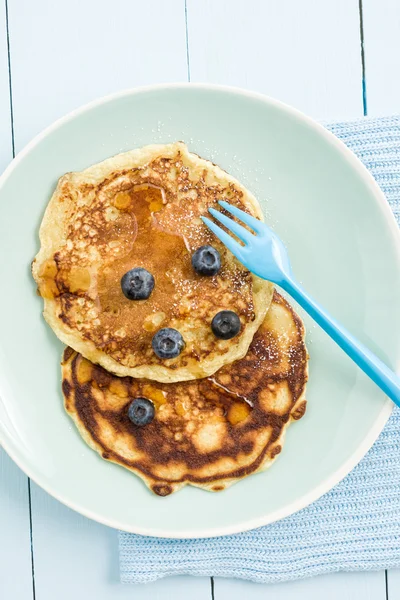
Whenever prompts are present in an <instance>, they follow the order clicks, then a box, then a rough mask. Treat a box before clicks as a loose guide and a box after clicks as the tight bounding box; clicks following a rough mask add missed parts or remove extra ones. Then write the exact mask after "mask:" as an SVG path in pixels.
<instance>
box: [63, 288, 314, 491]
mask: <svg viewBox="0 0 400 600" xmlns="http://www.w3.org/2000/svg"><path fill="white" fill-rule="evenodd" d="M307 359H308V357H307V351H306V347H305V344H304V327H303V325H302V322H301V320H300V318H299V317H298V316H297V315H296V314H295V312H294V311H293V309H292V308H291V307H290V305H289V304H288V302H287V301H286V300H284V299H283V298H282V297H281V296H280V295H279V294H278V293H277V292H275V293H274V299H273V302H272V304H271V308H270V310H269V312H268V314H267V316H266V318H265V320H264V321H263V323H262V325H261V327H260V329H259V330H258V331H257V333H256V334H255V336H254V339H253V341H252V343H251V345H250V348H249V351H248V353H247V355H246V356H245V357H244V358H242V359H241V360H238V361H236V362H235V363H233V364H232V365H229V366H225V367H223V368H222V369H221V370H220V371H218V372H217V373H216V374H214V375H213V376H212V377H208V378H205V379H201V380H196V381H191V382H182V383H171V384H162V383H154V382H150V381H148V380H140V379H134V378H131V377H124V378H118V377H115V376H112V375H110V374H109V373H108V372H106V371H105V370H104V369H102V368H101V367H99V366H96V365H93V364H92V363H90V362H89V361H87V360H85V359H84V358H83V357H82V356H81V355H79V354H77V353H76V352H74V351H73V350H72V349H70V348H67V349H66V350H65V353H64V359H63V363H62V377H63V393H64V398H65V407H66V410H67V412H68V413H69V414H70V416H71V417H72V419H73V420H74V422H75V424H76V426H77V428H78V430H79V432H80V433H81V435H82V437H83V439H84V440H85V441H86V442H87V443H88V444H89V446H91V447H92V448H93V449H94V450H96V451H97V452H98V453H99V454H100V455H101V456H102V457H103V458H105V459H107V460H110V461H112V462H115V463H117V464H119V465H121V466H123V467H126V468H127V469H130V470H131V471H133V472H134V473H135V474H136V475H138V476H139V477H141V478H142V479H143V481H144V482H145V483H146V485H147V486H148V487H149V488H150V489H151V490H152V491H153V492H155V493H156V494H158V495H160V496H166V495H168V494H171V493H172V492H175V491H177V490H179V489H180V488H182V487H183V486H185V485H187V484H190V485H194V486H197V487H201V488H204V489H206V490H210V491H220V490H223V489H225V488H227V487H228V486H229V485H231V484H232V483H234V482H235V481H238V480H239V479H242V478H243V477H245V476H247V475H250V474H251V473H256V472H258V471H263V470H264V469H266V468H267V467H269V466H270V465H271V464H272V462H273V461H274V460H275V458H276V456H277V455H278V454H279V453H280V452H281V450H282V445H283V441H284V434H285V430H286V428H287V426H288V425H289V423H290V422H291V421H293V420H298V419H300V418H301V417H302V416H303V414H304V412H305V408H306V401H305V398H304V394H305V385H306V381H307ZM137 397H146V398H148V399H150V400H152V401H153V403H154V405H155V408H156V411H155V417H154V419H153V421H152V422H151V423H149V424H147V425H145V426H142V427H138V426H136V425H134V424H133V423H132V422H131V421H130V420H129V418H128V407H129V405H130V403H131V401H132V399H134V398H137Z"/></svg>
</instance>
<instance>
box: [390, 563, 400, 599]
mask: <svg viewBox="0 0 400 600" xmlns="http://www.w3.org/2000/svg"><path fill="white" fill-rule="evenodd" d="M387 578H388V580H387V583H388V600H400V569H391V570H390V571H388V574H387Z"/></svg>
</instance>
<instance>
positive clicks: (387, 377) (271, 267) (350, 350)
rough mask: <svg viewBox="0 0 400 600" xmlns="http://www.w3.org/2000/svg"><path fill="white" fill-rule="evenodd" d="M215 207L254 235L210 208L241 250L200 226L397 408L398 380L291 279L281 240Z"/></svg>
mask: <svg viewBox="0 0 400 600" xmlns="http://www.w3.org/2000/svg"><path fill="white" fill-rule="evenodd" d="M219 204H220V205H221V206H222V208H224V209H225V210H227V211H228V212H229V213H231V214H232V215H233V216H234V217H237V218H238V219H239V220H240V221H242V222H243V223H245V225H247V226H248V227H250V229H252V230H253V231H254V234H253V233H251V232H250V231H248V230H247V229H245V228H244V227H242V226H241V225H239V223H237V222H236V221H234V220H233V219H231V218H229V217H227V216H226V215H224V214H223V213H221V212H220V211H218V210H215V209H213V208H210V209H209V212H210V213H211V214H212V216H213V217H214V218H215V219H217V221H219V222H220V223H222V225H224V227H226V229H228V230H229V231H230V232H231V233H233V234H234V235H235V236H236V237H238V238H239V240H241V241H242V242H243V244H244V245H243V246H242V245H241V244H240V243H239V242H237V241H236V240H234V239H233V238H232V237H231V236H230V235H229V234H228V233H226V231H224V229H222V228H221V227H219V226H218V225H216V224H215V223H214V222H213V221H211V220H210V219H208V218H207V217H202V219H203V221H204V223H205V224H206V225H207V226H208V227H209V228H210V229H211V231H212V232H213V233H214V234H215V235H216V236H217V238H219V239H220V240H221V242H222V243H223V244H225V246H226V247H227V248H228V249H229V250H230V251H231V252H232V254H234V255H235V256H236V258H237V259H238V260H239V261H240V262H241V263H242V264H243V265H244V266H245V267H247V269H249V271H251V272H252V273H254V274H255V275H258V277H261V278H262V279H268V280H269V281H272V282H273V283H276V284H277V285H279V286H280V287H281V288H283V289H284V290H285V291H286V292H287V293H288V294H290V295H291V296H292V297H293V298H294V299H295V300H296V302H298V303H299V304H300V306H302V307H303V308H304V310H305V311H306V312H308V314H309V315H310V316H311V317H312V318H313V319H314V320H315V321H316V322H317V323H318V325H320V326H321V327H322V329H324V330H325V331H326V333H327V334H328V335H330V336H331V338H332V339H333V340H334V341H335V342H336V343H337V344H338V345H339V346H340V347H341V348H342V350H344V351H345V352H346V354H347V355H348V356H349V357H350V358H351V359H352V360H354V362H355V363H356V364H357V365H358V366H359V367H360V369H362V370H363V371H364V373H366V374H367V375H368V376H369V377H370V378H371V379H372V381H374V382H375V383H376V384H377V385H378V386H379V387H380V388H381V389H382V390H383V391H384V392H385V394H387V396H389V398H391V400H393V402H394V403H395V404H397V406H400V378H399V377H398V376H397V375H396V374H395V373H394V372H393V371H391V370H390V369H389V368H388V367H387V366H386V365H385V364H384V363H383V362H382V361H381V360H380V359H379V358H378V357H377V356H375V355H374V354H373V353H372V352H371V351H370V350H368V348H367V347H366V346H364V345H363V344H362V343H361V342H359V341H358V340H357V339H356V338H355V337H353V336H352V335H351V333H349V332H348V331H347V330H346V329H345V328H344V327H342V325H340V323H338V322H337V321H336V320H335V319H334V318H333V317H331V316H330V315H329V314H328V313H327V312H326V311H325V310H324V309H323V308H322V307H321V306H320V305H319V304H318V303H317V302H316V301H315V300H313V299H312V298H311V297H310V296H309V295H308V294H307V292H306V291H305V290H304V289H303V288H302V287H301V286H300V285H299V283H298V282H297V281H296V280H295V279H294V277H293V273H292V268H291V265H290V261H289V256H288V253H287V250H286V248H285V246H284V245H283V243H282V241H281V239H280V238H279V237H278V236H277V235H276V233H274V232H273V231H272V229H270V228H269V227H268V226H267V225H266V224H265V223H263V222H262V221H259V220H258V219H255V218H254V217H252V216H250V215H248V214H247V213H245V212H243V211H242V210H240V209H239V208H236V207H235V206H231V205H230V204H228V203H227V202H223V201H221V202H219Z"/></svg>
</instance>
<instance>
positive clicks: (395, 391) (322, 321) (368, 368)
mask: <svg viewBox="0 0 400 600" xmlns="http://www.w3.org/2000/svg"><path fill="white" fill-rule="evenodd" d="M281 287H282V288H283V289H284V290H285V291H286V292H288V294H290V295H291V296H292V297H293V298H294V300H296V302H297V303H298V304H300V306H301V307H302V308H304V310H305V311H306V312H307V313H308V314H309V315H310V316H311V317H312V318H313V319H314V321H316V323H318V325H320V327H322V329H324V331H326V333H327V334H328V335H329V336H330V337H331V338H332V339H333V340H334V341H335V342H336V343H337V344H338V345H339V346H340V347H341V348H342V350H344V352H346V354H347V355H348V356H349V357H350V358H351V359H352V360H353V361H354V362H355V363H356V364H357V365H358V366H359V367H360V369H362V370H363V371H364V373H366V374H367V375H368V377H370V378H371V379H372V381H374V382H375V383H376V384H377V385H378V386H379V387H380V388H381V389H382V390H383V391H384V392H385V394H386V395H387V396H389V398H390V399H391V400H393V402H394V403H395V404H397V406H400V378H399V377H398V376H397V375H396V374H395V373H394V372H393V371H392V370H391V369H389V367H387V366H386V365H385V363H384V362H382V361H381V360H380V359H379V358H378V357H377V356H376V355H375V354H373V352H371V351H370V350H368V348H367V347H366V346H364V344H362V343H361V342H360V341H358V340H357V339H356V338H355V337H354V336H353V335H352V334H351V333H350V332H349V331H347V329H345V328H344V327H343V326H342V325H340V324H339V323H338V322H337V321H336V319H334V318H333V317H331V316H330V315H329V314H328V313H327V312H326V311H325V310H324V309H323V308H322V307H321V306H320V305H319V304H318V303H317V302H316V301H315V300H313V299H312V298H311V297H310V296H309V295H308V294H307V292H306V291H305V290H304V289H303V288H302V287H301V285H300V284H299V283H297V281H294V280H292V279H288V280H287V281H285V282H283V283H281Z"/></svg>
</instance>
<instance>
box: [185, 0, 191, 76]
mask: <svg viewBox="0 0 400 600" xmlns="http://www.w3.org/2000/svg"><path fill="white" fill-rule="evenodd" d="M185 32H186V64H187V80H188V82H189V83H190V54H189V25H188V7H187V0H185Z"/></svg>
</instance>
